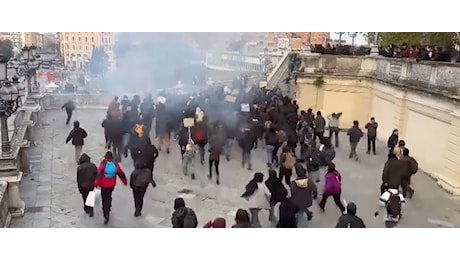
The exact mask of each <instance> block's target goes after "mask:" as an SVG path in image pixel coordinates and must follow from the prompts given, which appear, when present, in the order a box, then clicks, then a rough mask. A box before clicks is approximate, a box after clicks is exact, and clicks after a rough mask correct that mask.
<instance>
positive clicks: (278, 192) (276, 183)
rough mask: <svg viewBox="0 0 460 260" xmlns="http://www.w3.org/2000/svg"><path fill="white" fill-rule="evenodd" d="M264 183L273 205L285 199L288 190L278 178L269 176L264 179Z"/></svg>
mask: <svg viewBox="0 0 460 260" xmlns="http://www.w3.org/2000/svg"><path fill="white" fill-rule="evenodd" d="M265 185H266V186H267V188H268V190H269V191H270V194H271V196H270V204H272V205H275V204H276V203H278V202H280V201H284V200H286V197H287V195H288V192H287V190H286V188H285V187H284V185H283V183H282V182H281V180H280V179H278V178H271V177H270V178H268V179H267V180H266V181H265Z"/></svg>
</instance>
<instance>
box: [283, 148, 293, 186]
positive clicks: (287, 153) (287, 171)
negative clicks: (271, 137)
mask: <svg viewBox="0 0 460 260" xmlns="http://www.w3.org/2000/svg"><path fill="white" fill-rule="evenodd" d="M280 162H281V166H280V174H279V179H280V180H282V179H283V178H284V181H285V182H286V185H291V176H292V168H294V165H295V163H296V162H297V158H296V157H295V154H294V153H293V152H292V149H291V147H289V146H285V147H283V153H282V154H281V156H280Z"/></svg>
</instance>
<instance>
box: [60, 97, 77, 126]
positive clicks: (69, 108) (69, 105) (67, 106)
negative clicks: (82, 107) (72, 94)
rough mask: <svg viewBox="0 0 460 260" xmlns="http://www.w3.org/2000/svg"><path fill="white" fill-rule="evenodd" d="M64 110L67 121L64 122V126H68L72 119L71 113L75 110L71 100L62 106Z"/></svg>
mask: <svg viewBox="0 0 460 260" xmlns="http://www.w3.org/2000/svg"><path fill="white" fill-rule="evenodd" d="M64 108H65V112H66V114H67V119H66V121H65V124H66V125H68V124H69V122H70V119H71V118H72V113H73V111H74V110H75V103H74V102H73V101H72V100H68V101H67V102H66V103H65V104H64V105H63V106H62V109H64Z"/></svg>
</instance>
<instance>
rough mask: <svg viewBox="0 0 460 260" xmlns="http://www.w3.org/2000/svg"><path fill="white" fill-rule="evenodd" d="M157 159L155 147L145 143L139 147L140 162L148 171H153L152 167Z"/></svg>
mask: <svg viewBox="0 0 460 260" xmlns="http://www.w3.org/2000/svg"><path fill="white" fill-rule="evenodd" d="M157 157H158V149H157V148H156V147H155V145H153V144H149V143H147V144H145V145H144V146H142V147H141V160H142V161H143V162H144V163H145V165H146V166H147V167H148V168H149V169H150V170H153V165H154V164H155V160H156V158H157Z"/></svg>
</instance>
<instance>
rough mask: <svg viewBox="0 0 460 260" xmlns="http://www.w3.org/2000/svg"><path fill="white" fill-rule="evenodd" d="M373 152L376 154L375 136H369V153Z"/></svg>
mask: <svg viewBox="0 0 460 260" xmlns="http://www.w3.org/2000/svg"><path fill="white" fill-rule="evenodd" d="M371 148H372V152H373V153H374V154H375V136H367V152H368V153H370V152H371Z"/></svg>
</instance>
